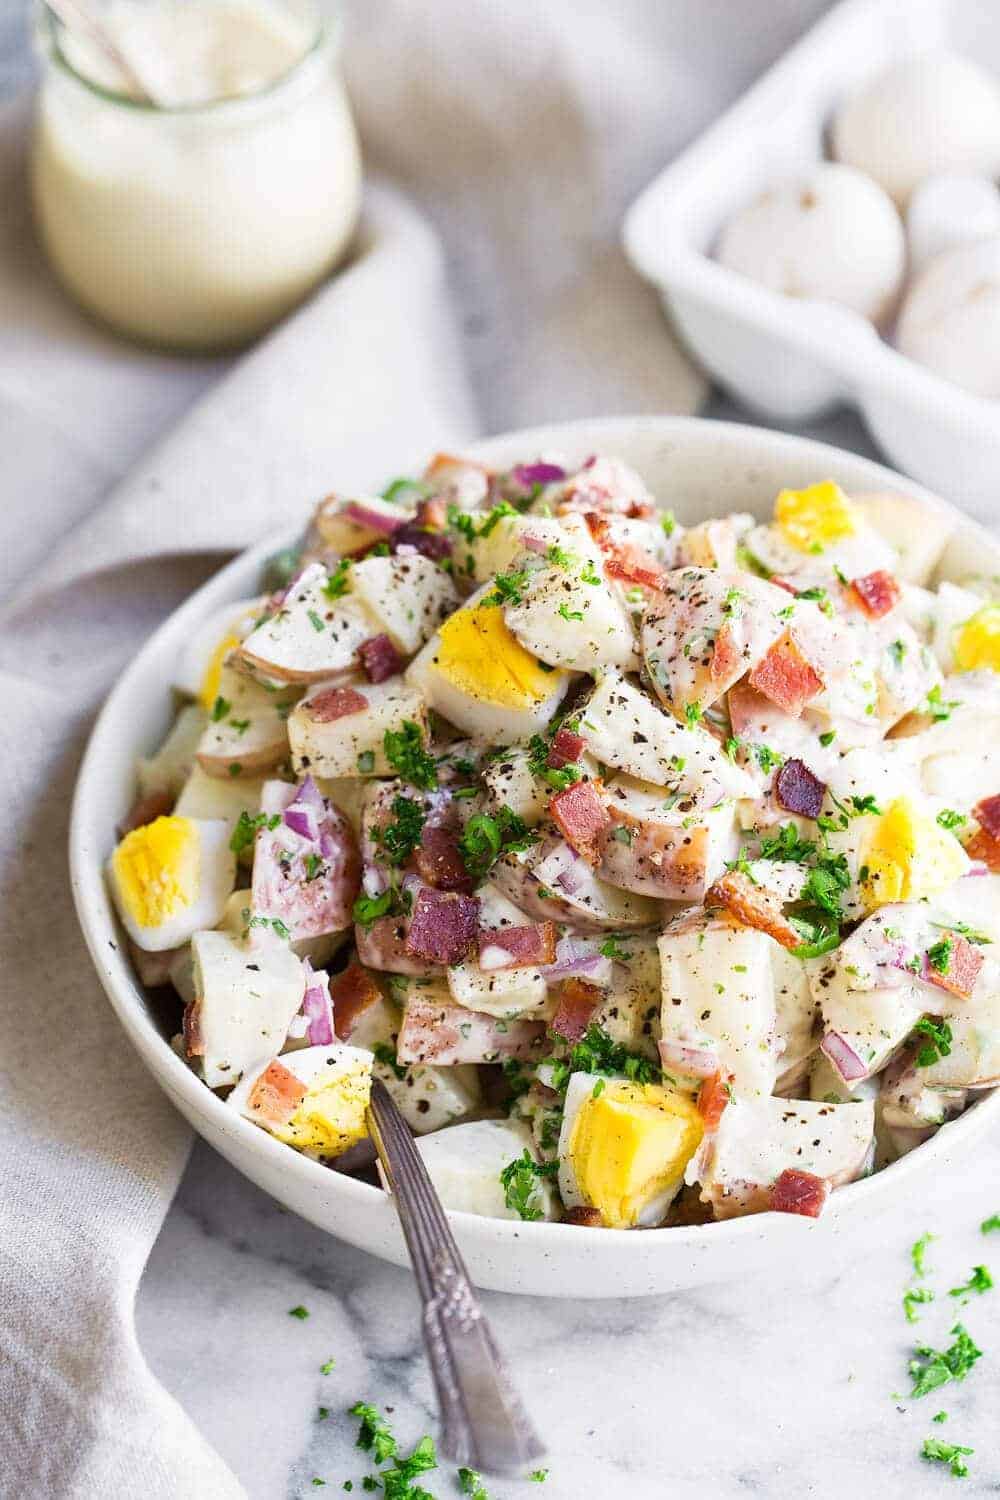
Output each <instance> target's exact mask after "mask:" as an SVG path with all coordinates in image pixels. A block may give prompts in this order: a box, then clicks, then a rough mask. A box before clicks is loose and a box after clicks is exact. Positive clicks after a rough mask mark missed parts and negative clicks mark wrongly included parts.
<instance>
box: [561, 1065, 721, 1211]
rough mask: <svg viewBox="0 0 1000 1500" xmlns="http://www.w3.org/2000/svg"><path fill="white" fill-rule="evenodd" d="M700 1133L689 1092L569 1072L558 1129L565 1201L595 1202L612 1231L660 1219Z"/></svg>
mask: <svg viewBox="0 0 1000 1500" xmlns="http://www.w3.org/2000/svg"><path fill="white" fill-rule="evenodd" d="M701 1137H702V1122H701V1116H700V1115H699V1113H698V1110H697V1108H696V1107H695V1105H694V1103H693V1102H692V1101H691V1099H690V1098H688V1097H687V1096H686V1095H684V1094H681V1093H679V1092H678V1091H676V1090H674V1089H671V1088H668V1087H666V1086H665V1085H663V1084H653V1083H647V1084H640V1083H630V1082H629V1081H628V1080H626V1079H624V1078H604V1077H595V1076H594V1075H593V1074H592V1073H574V1074H573V1076H572V1078H571V1079H570V1081H569V1086H568V1088H567V1090H566V1105H565V1109H564V1113H563V1124H562V1130H561V1132H560V1135H559V1192H560V1194H561V1196H562V1200H563V1203H564V1204H565V1205H566V1207H567V1208H577V1207H586V1208H596V1209H597V1210H598V1211H599V1213H600V1215H601V1218H602V1220H603V1222H604V1223H605V1225H607V1226H608V1227H609V1228H612V1229H633V1228H635V1227H636V1226H637V1225H640V1226H644V1227H649V1226H652V1225H654V1224H658V1223H659V1222H660V1221H661V1219H662V1218H663V1217H664V1215H665V1213H666V1211H667V1209H668V1208H669V1206H670V1203H671V1202H672V1200H673V1198H674V1196H675V1194H676V1193H677V1191H678V1189H679V1188H680V1186H681V1183H682V1181H683V1178H684V1169H685V1167H686V1166H687V1164H688V1162H689V1161H690V1159H691V1157H692V1156H693V1155H694V1153H695V1151H696V1150H697V1148H698V1145H699V1143H700V1141H701Z"/></svg>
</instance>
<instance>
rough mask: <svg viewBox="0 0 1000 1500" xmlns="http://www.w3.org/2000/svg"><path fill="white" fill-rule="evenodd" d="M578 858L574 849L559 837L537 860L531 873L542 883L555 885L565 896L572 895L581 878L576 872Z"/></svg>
mask: <svg viewBox="0 0 1000 1500" xmlns="http://www.w3.org/2000/svg"><path fill="white" fill-rule="evenodd" d="M579 860H580V856H579V855H578V854H577V853H576V852H575V850H573V849H571V848H570V846H569V845H568V844H565V843H563V841H562V840H561V839H560V840H558V842H556V843H554V844H553V845H552V848H551V849H550V851H549V853H548V854H546V855H545V858H544V859H542V860H540V861H539V863H538V864H537V865H536V866H535V868H534V870H533V872H532V873H533V874H534V876H535V879H536V880H538V881H540V882H541V884H542V885H547V886H554V885H557V886H559V888H560V890H563V891H565V892H566V894H567V896H572V894H573V892H574V891H575V890H576V889H577V887H578V886H579V885H580V880H581V876H580V875H579V874H578V873H577V872H576V866H577V865H578V864H579ZM567 879H568V882H569V883H568V884H567Z"/></svg>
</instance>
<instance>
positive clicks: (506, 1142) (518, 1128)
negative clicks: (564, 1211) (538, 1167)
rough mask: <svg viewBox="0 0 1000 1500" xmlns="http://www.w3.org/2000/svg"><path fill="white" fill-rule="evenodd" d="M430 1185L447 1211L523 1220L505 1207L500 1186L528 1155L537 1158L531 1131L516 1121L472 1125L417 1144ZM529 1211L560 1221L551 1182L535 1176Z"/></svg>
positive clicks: (542, 1217) (439, 1134) (428, 1137)
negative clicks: (502, 1177)
mask: <svg viewBox="0 0 1000 1500" xmlns="http://www.w3.org/2000/svg"><path fill="white" fill-rule="evenodd" d="M417 1150H418V1151H419V1152H420V1155H421V1156H422V1157H423V1159H424V1165H425V1166H426V1168H427V1171H428V1173H429V1174H430V1179H431V1181H432V1182H433V1184H434V1186H435V1187H436V1188H437V1191H438V1196H439V1197H440V1199H441V1202H442V1203H443V1204H444V1206H445V1208H450V1209H456V1210H458V1212H460V1213H467V1214H483V1215H484V1216H485V1217H487V1218H491V1219H520V1217H521V1215H520V1214H519V1213H518V1211H517V1209H516V1208H513V1207H511V1206H509V1205H508V1203H507V1193H506V1190H505V1188H504V1185H503V1183H502V1182H501V1180H500V1174H501V1173H502V1172H503V1170H504V1168H505V1167H508V1166H510V1164H511V1163H512V1162H515V1161H517V1159H518V1158H519V1157H521V1156H523V1154H524V1152H525V1151H527V1152H528V1153H529V1154H530V1156H531V1157H532V1159H534V1158H535V1151H534V1145H533V1142H532V1137H531V1131H530V1130H529V1129H528V1127H527V1126H526V1125H524V1124H522V1123H521V1122H520V1121H518V1120H473V1121H470V1122H468V1123H467V1124H464V1125H451V1126H449V1127H448V1129H447V1130H439V1131H437V1132H435V1134H434V1135H425V1136H422V1137H421V1138H420V1140H419V1141H418V1142H417ZM526 1201H527V1206H528V1207H529V1209H531V1210H537V1217H538V1218H539V1219H557V1218H558V1217H559V1210H558V1205H557V1200H556V1196H555V1193H554V1192H553V1189H552V1185H551V1182H550V1180H549V1179H548V1178H546V1177H538V1176H535V1177H534V1180H533V1182H530V1183H529V1191H528V1194H527V1200H526Z"/></svg>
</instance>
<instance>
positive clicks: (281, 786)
mask: <svg viewBox="0 0 1000 1500" xmlns="http://www.w3.org/2000/svg"><path fill="white" fill-rule="evenodd" d="M297 798H298V793H297V791H296V789H295V787H293V786H292V785H291V784H290V783H289V782H287V781H265V782H264V785H263V786H262V787H261V789H260V810H261V812H262V813H265V814H266V815H267V816H268V817H269V818H273V817H280V816H281V814H282V813H283V812H284V811H285V808H286V807H291V805H292V803H293V802H295V801H296V800H297Z"/></svg>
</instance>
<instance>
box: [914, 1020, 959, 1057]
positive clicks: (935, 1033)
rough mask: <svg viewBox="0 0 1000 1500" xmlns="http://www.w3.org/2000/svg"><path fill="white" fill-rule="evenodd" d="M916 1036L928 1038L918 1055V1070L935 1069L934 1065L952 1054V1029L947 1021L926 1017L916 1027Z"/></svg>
mask: <svg viewBox="0 0 1000 1500" xmlns="http://www.w3.org/2000/svg"><path fill="white" fill-rule="evenodd" d="M913 1031H914V1033H915V1034H916V1035H919V1036H925V1037H927V1039H928V1040H927V1041H926V1043H925V1044H924V1045H923V1046H922V1047H921V1049H920V1051H919V1052H918V1053H917V1067H918V1068H933V1066H934V1064H935V1063H936V1062H938V1061H939V1060H940V1059H941V1058H942V1057H947V1056H948V1055H949V1053H950V1052H951V1043H952V1035H951V1027H950V1026H949V1025H948V1022H947V1021H945V1020H940V1021H934V1020H931V1018H930V1017H929V1016H924V1017H923V1018H922V1019H921V1020H919V1021H918V1022H917V1024H916V1025H915V1026H914V1028H913Z"/></svg>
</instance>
